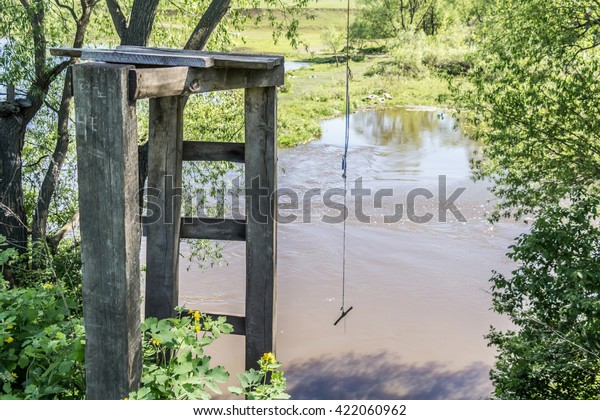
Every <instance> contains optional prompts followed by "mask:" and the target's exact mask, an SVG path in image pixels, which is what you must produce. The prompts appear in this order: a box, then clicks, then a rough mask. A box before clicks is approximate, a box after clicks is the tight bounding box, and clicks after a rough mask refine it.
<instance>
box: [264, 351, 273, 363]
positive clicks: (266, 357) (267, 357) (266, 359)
mask: <svg viewBox="0 0 600 420" xmlns="http://www.w3.org/2000/svg"><path fill="white" fill-rule="evenodd" d="M262 361H263V362H264V363H275V355H274V354H273V353H271V352H269V353H265V354H263V357H262Z"/></svg>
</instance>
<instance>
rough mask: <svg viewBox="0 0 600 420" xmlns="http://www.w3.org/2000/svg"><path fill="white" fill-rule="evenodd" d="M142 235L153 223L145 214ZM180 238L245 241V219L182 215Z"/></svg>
mask: <svg viewBox="0 0 600 420" xmlns="http://www.w3.org/2000/svg"><path fill="white" fill-rule="evenodd" d="M143 223H144V230H143V233H144V236H147V235H148V227H149V226H151V225H152V223H154V220H153V218H152V217H148V216H145V217H144V218H143ZM179 237H180V238H181V239H212V240H215V241H245V240H246V221H245V220H241V219H224V218H211V217H189V216H188V217H182V218H181V226H180V230H179Z"/></svg>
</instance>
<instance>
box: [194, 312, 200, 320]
mask: <svg viewBox="0 0 600 420" xmlns="http://www.w3.org/2000/svg"><path fill="white" fill-rule="evenodd" d="M194 320H195V321H200V312H198V311H196V312H194Z"/></svg>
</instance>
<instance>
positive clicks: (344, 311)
mask: <svg viewBox="0 0 600 420" xmlns="http://www.w3.org/2000/svg"><path fill="white" fill-rule="evenodd" d="M349 145H350V0H348V3H347V7H346V127H345V131H344V155H343V157H342V179H343V180H344V233H343V240H342V307H341V308H340V311H341V312H342V313H341V315H340V316H339V318H338V319H337V321H335V322H334V323H333V325H334V326H336V325H337V324H338V323H339V322H340V321H341V320H342V319H344V318H345V317H346V315H348V313H349V312H350V311H351V310H352V309H353V306H350V307H349V308H348V309H346V219H347V218H348V206H347V202H348V179H347V171H348V146H349Z"/></svg>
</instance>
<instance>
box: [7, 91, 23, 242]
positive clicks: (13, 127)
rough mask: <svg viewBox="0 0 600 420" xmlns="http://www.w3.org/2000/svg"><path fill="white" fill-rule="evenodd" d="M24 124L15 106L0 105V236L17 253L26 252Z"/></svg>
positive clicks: (13, 104) (14, 104) (10, 103)
mask: <svg viewBox="0 0 600 420" xmlns="http://www.w3.org/2000/svg"><path fill="white" fill-rule="evenodd" d="M26 124H27V123H26V122H25V119H24V118H23V116H22V115H21V110H20V107H19V105H17V104H16V103H14V102H0V235H3V236H5V237H6V239H7V241H8V243H9V244H10V246H11V247H13V248H16V249H17V251H18V252H19V253H23V252H24V251H25V250H26V249H27V216H26V214H25V208H24V204H23V183H22V179H21V169H22V168H21V165H22V153H23V141H24V139H25V127H26Z"/></svg>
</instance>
